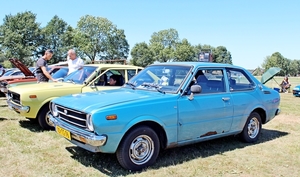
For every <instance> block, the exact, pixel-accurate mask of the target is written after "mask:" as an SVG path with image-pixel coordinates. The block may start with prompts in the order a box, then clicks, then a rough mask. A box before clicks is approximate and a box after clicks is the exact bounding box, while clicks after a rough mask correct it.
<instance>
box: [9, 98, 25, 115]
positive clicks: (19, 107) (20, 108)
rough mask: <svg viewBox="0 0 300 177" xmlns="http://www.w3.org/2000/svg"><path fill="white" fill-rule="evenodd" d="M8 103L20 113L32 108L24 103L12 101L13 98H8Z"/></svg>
mask: <svg viewBox="0 0 300 177" xmlns="http://www.w3.org/2000/svg"><path fill="white" fill-rule="evenodd" d="M7 105H8V107H9V108H10V109H13V110H14V111H16V112H18V113H27V112H29V110H30V107H29V106H22V105H18V104H15V103H14V102H12V99H11V98H9V99H7Z"/></svg>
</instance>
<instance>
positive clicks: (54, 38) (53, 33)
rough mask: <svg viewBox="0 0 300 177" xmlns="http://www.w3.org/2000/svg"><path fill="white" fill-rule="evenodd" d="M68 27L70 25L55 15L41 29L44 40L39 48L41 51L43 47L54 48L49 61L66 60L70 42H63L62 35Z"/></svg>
mask: <svg viewBox="0 0 300 177" xmlns="http://www.w3.org/2000/svg"><path fill="white" fill-rule="evenodd" d="M69 28H70V27H69V26H68V24H67V23H66V22H65V21H63V20H62V19H60V18H59V17H58V16H57V15H55V16H54V17H53V18H52V19H51V21H50V22H49V23H48V24H47V26H46V27H44V28H43V29H42V34H43V38H44V40H43V43H42V44H41V47H40V48H41V49H42V51H44V50H45V49H52V50H54V55H53V57H52V59H51V60H50V61H49V62H50V63H57V62H59V61H62V60H66V56H67V50H68V47H69V45H70V44H69V43H67V44H65V40H64V39H65V38H64V35H65V34H66V33H67V31H68V30H70V29H69ZM66 35H68V34H66ZM69 36H70V35H69ZM70 37H71V36H70ZM71 39H72V37H71Z"/></svg>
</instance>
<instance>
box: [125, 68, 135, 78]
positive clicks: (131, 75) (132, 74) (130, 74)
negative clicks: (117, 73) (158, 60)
mask: <svg viewBox="0 0 300 177" xmlns="http://www.w3.org/2000/svg"><path fill="white" fill-rule="evenodd" d="M135 74H136V70H135V69H128V70H127V76H128V78H127V80H130V79H131V78H132V77H133V76H134V75H135Z"/></svg>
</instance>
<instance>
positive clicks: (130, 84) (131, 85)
mask: <svg viewBox="0 0 300 177" xmlns="http://www.w3.org/2000/svg"><path fill="white" fill-rule="evenodd" d="M126 85H129V86H130V87H131V88H132V89H133V90H134V89H135V87H136V85H135V84H134V83H131V82H126Z"/></svg>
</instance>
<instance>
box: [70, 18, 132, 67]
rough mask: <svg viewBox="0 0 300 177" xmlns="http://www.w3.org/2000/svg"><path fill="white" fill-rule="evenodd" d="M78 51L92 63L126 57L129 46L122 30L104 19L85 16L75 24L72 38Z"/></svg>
mask: <svg viewBox="0 0 300 177" xmlns="http://www.w3.org/2000/svg"><path fill="white" fill-rule="evenodd" d="M74 40H75V42H76V44H77V45H78V49H79V50H80V51H82V52H83V54H84V55H85V56H87V57H88V58H89V59H90V60H91V61H92V62H93V61H94V60H96V59H99V60H111V59H123V58H127V57H128V53H129V44H128V42H127V40H126V36H125V34H124V30H120V29H117V27H116V26H115V25H113V24H112V22H111V21H109V20H108V19H106V18H102V17H93V16H90V15H86V16H84V17H81V18H80V20H79V21H78V23H77V28H76V32H75V38H74Z"/></svg>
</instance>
